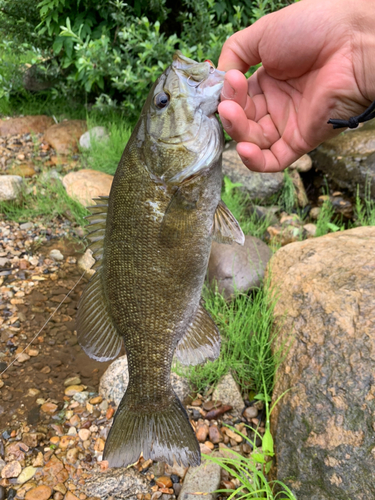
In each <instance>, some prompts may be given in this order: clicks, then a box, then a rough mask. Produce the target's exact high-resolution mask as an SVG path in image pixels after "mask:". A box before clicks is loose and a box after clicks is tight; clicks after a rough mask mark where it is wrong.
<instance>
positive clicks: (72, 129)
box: [44, 120, 87, 155]
mask: <svg viewBox="0 0 375 500" xmlns="http://www.w3.org/2000/svg"><path fill="white" fill-rule="evenodd" d="M86 130H87V124H86V121H85V120H67V121H64V122H61V123H56V125H53V126H52V127H50V128H49V129H48V130H46V133H45V134H44V140H45V142H47V143H48V144H50V145H51V146H52V147H53V149H54V150H55V151H56V153H58V154H61V155H67V154H70V153H74V152H76V151H78V141H79V139H80V137H81V135H82V134H83V133H85V132H86Z"/></svg>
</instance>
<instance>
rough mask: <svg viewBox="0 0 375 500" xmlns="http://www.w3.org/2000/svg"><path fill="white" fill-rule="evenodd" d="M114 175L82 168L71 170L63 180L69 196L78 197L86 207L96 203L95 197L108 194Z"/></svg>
mask: <svg viewBox="0 0 375 500" xmlns="http://www.w3.org/2000/svg"><path fill="white" fill-rule="evenodd" d="M112 181H113V176H112V175H109V174H105V173H104V172H98V170H90V169H85V168H84V169H82V170H78V172H69V174H67V175H66V176H65V177H64V178H63V180H62V182H63V184H64V187H65V189H66V191H67V193H68V195H69V196H71V197H72V198H76V199H77V200H78V201H79V202H80V203H81V204H82V205H84V206H85V207H87V206H90V205H95V201H93V200H94V198H98V196H108V195H109V192H110V190H111V186H112Z"/></svg>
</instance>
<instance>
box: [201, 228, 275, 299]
mask: <svg viewBox="0 0 375 500" xmlns="http://www.w3.org/2000/svg"><path fill="white" fill-rule="evenodd" d="M271 254H272V252H271V250H270V248H269V247H268V246H267V245H266V244H265V243H264V242H263V241H262V240H260V239H259V238H255V237H254V236H246V237H245V243H244V245H243V246H240V245H237V244H235V243H234V244H233V245H225V244H223V243H216V242H213V243H212V249H211V255H210V260H209V263H208V280H209V282H210V283H211V284H212V285H213V286H214V285H215V284H216V283H217V286H218V290H219V292H220V293H221V294H223V295H224V297H225V298H229V297H231V296H232V295H233V294H234V292H235V289H236V290H237V291H240V292H247V291H248V290H251V289H253V288H256V287H259V285H260V283H261V281H262V279H263V276H264V271H265V268H266V266H267V263H268V261H269V260H270V258H271Z"/></svg>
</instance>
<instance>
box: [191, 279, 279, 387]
mask: <svg viewBox="0 0 375 500" xmlns="http://www.w3.org/2000/svg"><path fill="white" fill-rule="evenodd" d="M203 298H204V301H205V308H206V309H207V311H208V312H209V313H210V314H211V316H212V318H213V320H214V322H215V323H216V325H217V326H218V328H219V331H220V333H221V339H222V343H221V350H220V356H219V358H218V359H217V360H215V361H213V362H211V361H207V362H206V363H205V364H203V365H198V366H194V367H188V368H186V373H185V375H187V376H188V378H189V379H190V381H191V383H192V384H193V385H194V386H195V387H196V388H197V390H198V391H203V390H204V389H205V388H206V387H207V386H208V385H213V384H215V383H217V382H218V380H219V379H220V378H221V377H222V376H223V375H225V374H226V373H227V372H229V371H231V372H232V374H233V376H234V378H235V379H236V381H237V382H238V384H239V385H240V386H241V388H242V390H243V391H251V390H255V391H257V392H259V391H260V390H261V388H262V387H263V384H265V387H266V390H267V391H268V392H269V393H271V392H272V388H273V383H274V374H275V370H276V367H277V366H278V365H279V363H280V361H281V357H282V353H281V350H278V351H276V352H274V353H273V354H272V351H271V345H272V342H273V339H274V338H275V335H276V334H277V332H273V333H271V329H272V326H273V310H274V308H275V305H276V302H277V296H276V294H275V293H273V291H272V290H271V289H270V287H269V283H268V282H267V283H265V285H264V287H263V289H259V290H257V291H256V292H253V294H252V295H251V296H248V295H245V294H241V293H238V294H237V295H236V297H235V299H234V300H232V301H229V302H228V301H226V300H225V298H224V297H223V296H222V295H221V294H220V293H218V292H217V291H215V292H214V291H212V290H210V289H208V288H205V289H204V293H203Z"/></svg>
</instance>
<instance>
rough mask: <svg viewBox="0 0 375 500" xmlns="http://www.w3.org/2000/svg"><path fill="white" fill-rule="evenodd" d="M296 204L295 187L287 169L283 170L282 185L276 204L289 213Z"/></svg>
mask: <svg viewBox="0 0 375 500" xmlns="http://www.w3.org/2000/svg"><path fill="white" fill-rule="evenodd" d="M296 204H297V194H296V188H295V187H294V184H293V181H292V178H291V177H290V175H289V173H288V171H287V170H284V185H283V188H282V190H281V193H280V195H279V198H278V205H280V206H282V207H283V208H284V210H285V211H286V212H287V213H288V214H290V213H292V211H293V209H294V208H295V206H296Z"/></svg>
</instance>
